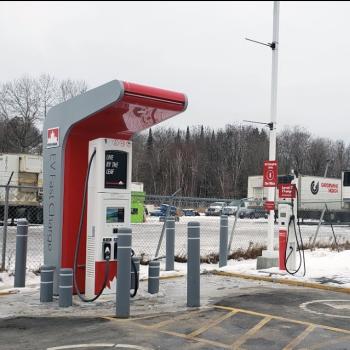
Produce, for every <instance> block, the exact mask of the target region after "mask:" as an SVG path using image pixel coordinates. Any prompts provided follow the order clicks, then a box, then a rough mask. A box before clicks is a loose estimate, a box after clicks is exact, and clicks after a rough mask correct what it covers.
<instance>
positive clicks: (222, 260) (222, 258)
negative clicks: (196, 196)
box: [219, 215, 228, 267]
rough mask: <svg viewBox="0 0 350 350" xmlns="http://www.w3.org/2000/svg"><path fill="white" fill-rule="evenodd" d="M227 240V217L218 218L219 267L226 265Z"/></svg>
mask: <svg viewBox="0 0 350 350" xmlns="http://www.w3.org/2000/svg"><path fill="white" fill-rule="evenodd" d="M227 240H228V217H227V216H226V215H221V217H220V250H219V267H223V266H226V265H227Z"/></svg>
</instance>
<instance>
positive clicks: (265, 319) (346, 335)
mask: <svg viewBox="0 0 350 350" xmlns="http://www.w3.org/2000/svg"><path fill="white" fill-rule="evenodd" d="M215 309H219V310H222V311H226V312H225V314H223V315H220V316H219V317H217V318H215V319H214V320H210V321H209V322H206V323H204V324H203V325H202V326H201V327H200V328H198V329H195V330H193V331H192V332H191V333H189V334H185V333H180V332H178V331H173V330H172V329H171V328H170V329H167V328H166V326H168V325H170V326H171V324H172V323H174V322H175V321H184V322H186V321H189V322H193V321H194V320H193V319H192V320H191V319H190V318H191V316H192V315H193V316H195V315H200V314H201V313H203V312H210V311H213V310H215ZM237 314H243V315H244V314H246V315H250V316H255V317H259V318H260V320H259V321H257V323H256V324H255V325H254V326H253V327H251V328H250V329H247V331H246V332H245V333H243V334H241V335H240V336H239V337H238V338H237V339H236V340H235V342H234V343H231V344H227V343H222V342H220V340H221V339H217V340H211V339H207V338H202V337H201V335H202V334H203V333H205V332H206V331H208V330H211V329H212V328H215V327H216V326H219V325H220V323H221V322H223V321H225V320H228V319H230V318H231V317H233V318H235V315H237ZM160 316H161V317H166V316H167V317H169V318H170V319H168V320H163V321H161V322H156V323H154V324H143V323H140V322H142V320H145V319H146V317H145V318H142V317H140V318H139V319H138V320H137V321H140V322H137V321H136V322H134V323H133V324H135V325H136V326H138V327H141V328H143V329H146V330H156V331H157V332H158V333H161V334H166V335H170V336H174V337H178V338H182V339H184V340H188V341H196V342H198V343H200V344H203V345H211V346H213V347H217V348H222V349H243V348H244V343H246V342H247V341H248V340H249V339H251V338H254V335H256V333H258V332H259V331H260V330H261V329H262V328H263V327H264V326H265V325H267V324H268V323H269V322H270V321H272V320H277V321H283V322H287V323H292V324H297V325H303V326H305V328H303V329H302V330H300V333H298V335H297V336H296V337H291V339H290V340H288V341H289V343H288V344H287V345H284V347H283V350H293V349H296V348H297V347H298V346H299V344H302V342H303V340H305V339H306V338H307V337H308V336H309V335H310V334H311V333H312V332H313V331H314V330H316V329H319V330H325V331H331V332H336V333H339V334H340V335H341V334H343V336H340V337H338V338H336V339H330V340H329V341H328V342H329V346H331V345H334V344H337V343H340V342H342V341H346V340H349V339H350V330H346V329H341V328H336V327H329V326H325V325H322V324H314V323H310V322H306V321H299V320H295V319H290V318H287V317H281V316H274V315H271V314H265V313H261V312H255V311H251V310H245V309H238V308H232V307H227V306H214V307H209V308H206V309H199V310H195V311H190V312H184V313H181V314H180V315H178V316H177V317H172V315H171V314H170V315H169V314H161V315H160V314H158V315H153V316H150V317H147V319H152V318H155V321H157V320H156V318H157V317H160ZM186 318H189V319H188V320H186ZM261 318H262V319H261ZM108 319H109V320H113V321H118V319H115V318H108ZM119 321H122V322H124V321H125V320H119ZM134 321H135V320H134ZM162 327H165V329H164V328H163V329H162ZM327 344H328V343H327V341H323V342H322V343H317V344H310V346H308V347H307V349H308V350H310V349H320V348H325V346H326V347H327ZM328 348H329V347H328ZM299 349H300V348H299Z"/></svg>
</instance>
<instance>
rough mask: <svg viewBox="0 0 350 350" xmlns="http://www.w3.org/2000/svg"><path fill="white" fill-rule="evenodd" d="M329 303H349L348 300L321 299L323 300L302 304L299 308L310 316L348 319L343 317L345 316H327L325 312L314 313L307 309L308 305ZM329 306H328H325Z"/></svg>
mask: <svg viewBox="0 0 350 350" xmlns="http://www.w3.org/2000/svg"><path fill="white" fill-rule="evenodd" d="M327 302H328V303H329V302H347V303H350V300H349V299H348V300H344V299H323V300H311V301H307V302H306V303H302V304H300V306H299V307H300V308H301V309H303V310H304V311H307V312H310V313H312V314H316V315H322V316H327V317H336V318H350V316H345V315H333V314H327V313H325V312H318V311H314V310H310V309H309V308H308V306H309V305H311V304H317V303H319V304H322V303H323V305H327V304H326V303H327ZM327 306H329V305H327Z"/></svg>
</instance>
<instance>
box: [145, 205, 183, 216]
mask: <svg viewBox="0 0 350 350" xmlns="http://www.w3.org/2000/svg"><path fill="white" fill-rule="evenodd" d="M169 207H170V206H169V204H161V205H160V207H159V208H156V209H155V210H153V211H151V212H150V215H151V216H166V214H167V211H168V210H169V213H168V214H169V216H175V215H176V210H177V209H176V207H175V206H173V205H172V206H171V207H170V209H168V208H169Z"/></svg>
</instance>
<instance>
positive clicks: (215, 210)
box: [205, 202, 226, 216]
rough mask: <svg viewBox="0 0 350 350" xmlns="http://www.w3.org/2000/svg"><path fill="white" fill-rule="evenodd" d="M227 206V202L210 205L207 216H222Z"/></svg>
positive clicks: (206, 212)
mask: <svg viewBox="0 0 350 350" xmlns="http://www.w3.org/2000/svg"><path fill="white" fill-rule="evenodd" d="M225 206H226V203H225V202H214V203H212V204H210V206H209V208H207V210H206V211H205V215H206V216H209V215H217V216H218V215H221V214H222V210H223V208H224V207H225Z"/></svg>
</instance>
